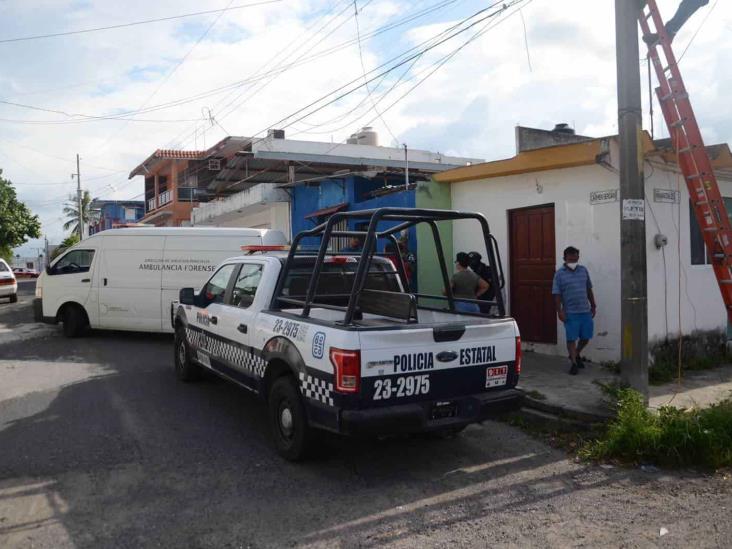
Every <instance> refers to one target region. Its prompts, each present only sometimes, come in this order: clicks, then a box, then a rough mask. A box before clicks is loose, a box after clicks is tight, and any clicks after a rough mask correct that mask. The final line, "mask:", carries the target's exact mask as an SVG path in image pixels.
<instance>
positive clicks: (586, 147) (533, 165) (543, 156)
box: [434, 132, 655, 183]
mask: <svg viewBox="0 0 732 549" xmlns="http://www.w3.org/2000/svg"><path fill="white" fill-rule="evenodd" d="M615 138H616V137H615V136H611V137H599V138H597V139H591V140H589V141H584V142H582V143H569V144H565V145H555V146H553V147H543V148H540V149H533V150H529V151H522V152H520V153H518V154H517V155H516V156H514V157H513V158H507V159H504V160H495V161H493V162H484V163H482V164H474V165H472V166H464V167H461V168H456V169H454V170H447V171H444V172H442V173H438V174H435V175H434V179H435V181H437V182H438V183H460V182H462V181H473V180H476V179H490V178H493V177H503V176H507V175H516V174H520V173H531V172H540V171H545V170H557V169H561V168H574V167H577V166H590V165H592V164H596V163H597V160H598V157H599V156H601V155H603V154H606V153H607V152H609V146H610V140H612V139H615ZM643 149H644V151H645V152H646V153H648V152H651V151H653V150H655V147H654V145H653V141H652V140H651V137H650V136H649V135H648V133H647V132H643Z"/></svg>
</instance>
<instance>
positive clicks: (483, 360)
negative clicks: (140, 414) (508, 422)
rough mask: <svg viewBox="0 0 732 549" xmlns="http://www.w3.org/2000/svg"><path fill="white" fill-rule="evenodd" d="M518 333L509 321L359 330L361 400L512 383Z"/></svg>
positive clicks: (439, 396) (416, 397) (423, 396)
mask: <svg viewBox="0 0 732 549" xmlns="http://www.w3.org/2000/svg"><path fill="white" fill-rule="evenodd" d="M517 336H518V330H517V328H516V324H515V322H514V321H513V320H512V319H506V320H495V321H489V322H485V321H483V322H479V323H475V324H470V322H466V323H456V324H441V325H435V326H429V327H420V326H419V325H417V326H415V328H413V329H410V328H407V329H399V330H384V331H363V332H361V333H360V343H361V390H360V394H361V400H362V401H364V404H365V403H368V405H369V406H379V405H385V406H386V405H394V404H402V403H408V402H420V401H435V400H445V401H449V400H450V399H451V398H457V397H461V396H465V395H474V394H478V393H482V392H486V391H495V390H500V389H505V388H509V387H514V386H515V385H516V383H517V382H518V372H517V371H516V345H517V343H516V341H517V340H516V338H517ZM447 404H449V402H446V405H447Z"/></svg>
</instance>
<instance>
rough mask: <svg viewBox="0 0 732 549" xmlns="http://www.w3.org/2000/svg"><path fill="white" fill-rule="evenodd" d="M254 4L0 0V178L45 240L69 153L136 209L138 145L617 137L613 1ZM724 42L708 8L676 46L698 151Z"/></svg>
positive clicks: (722, 119) (503, 150)
mask: <svg viewBox="0 0 732 549" xmlns="http://www.w3.org/2000/svg"><path fill="white" fill-rule="evenodd" d="M263 1H264V2H267V0H204V1H201V0H197V1H193V0H178V1H176V2H149V1H147V2H146V1H142V0H126V1H125V2H112V1H111V0H96V1H85V0H76V1H64V0H47V1H43V0H0V101H2V103H0V168H2V170H3V176H4V177H6V178H9V179H11V180H12V181H13V183H14V184H15V187H16V189H17V190H18V194H19V195H20V197H21V198H22V199H23V200H24V201H25V202H26V203H27V204H28V205H29V206H30V207H31V208H32V210H33V211H34V212H35V213H37V214H39V216H40V217H41V220H42V221H43V231H44V233H45V234H46V235H47V236H48V238H49V240H50V241H51V242H52V243H57V242H58V241H60V239H61V238H63V236H64V232H63V230H62V228H61V225H62V217H61V208H62V202H63V201H64V200H65V199H66V198H67V197H68V195H69V194H70V193H73V192H74V189H75V185H76V183H75V182H74V181H73V180H72V179H71V178H70V174H71V173H72V172H73V171H75V162H76V161H75V155H76V154H77V153H79V154H80V155H81V172H82V185H83V188H85V189H88V190H89V191H90V192H91V193H92V195H93V196H95V197H100V198H106V199H123V198H133V197H134V198H138V199H139V198H140V197H141V193H142V191H143V181H142V179H141V178H139V177H138V178H135V179H132V180H128V179H127V175H128V173H129V172H130V171H131V170H132V168H134V167H135V166H136V165H137V164H139V163H140V162H141V161H142V160H144V159H145V158H146V157H147V156H148V155H149V154H151V153H152V152H153V151H154V150H155V149H157V148H166V147H167V148H172V147H175V148H186V149H202V148H205V147H207V146H210V145H212V144H214V143H215V142H216V141H218V140H219V139H221V138H222V137H224V136H225V135H245V136H260V135H262V133H263V132H265V131H266V129H267V128H268V127H283V128H286V131H287V136H288V137H292V138H298V139H307V140H317V141H329V142H330V141H333V142H339V141H342V140H344V139H345V138H346V137H348V135H349V134H350V133H352V132H353V131H355V130H356V129H358V127H359V126H361V125H364V124H371V125H373V126H375V127H376V129H377V131H378V132H379V135H380V142H381V144H383V145H391V144H393V143H395V142H396V143H407V144H408V146H409V147H410V148H420V149H428V150H434V151H440V152H443V153H447V154H454V155H460V156H470V157H477V158H485V159H489V160H492V159H497V158H502V157H507V156H511V155H512V154H513V152H514V133H513V128H514V126H515V125H517V124H521V125H527V126H533V127H538V128H545V129H551V128H552V127H553V126H554V124H555V123H557V122H568V123H570V124H571V125H573V126H574V127H575V128H576V130H577V132H579V133H582V134H586V135H592V136H600V135H608V134H612V133H614V132H615V131H616V128H617V123H616V118H617V104H616V99H615V49H614V48H615V39H614V8H613V6H614V0H523V1H520V2H519V1H518V0H513V1H514V2H517V3H516V5H515V6H514V7H511V8H509V9H508V10H507V11H505V12H501V13H496V9H495V8H494V9H488V10H487V11H483V12H481V13H478V12H479V10H485V9H486V7H488V6H490V5H491V4H492V3H493V2H492V1H491V0H488V1H486V0H483V1H477V0H447V1H446V0H442V1H441V0H425V1H415V0H412V1H406V0H404V1H402V0H358V2H357V6H358V15H357V16H356V15H355V10H354V2H353V0H279V1H277V0H269V2H267V3H263ZM503 3H506V4H512V2H511V1H510V0H504V2H503ZM247 4H250V5H249V6H247ZM251 4H259V5H254V6H252V5H251ZM677 4H678V0H659V7H660V9H661V10H662V12H663V13H665V14H666V16H667V17H670V15H671V14H672V12H673V11H674V10H675V9H676V5H677ZM519 8H520V11H519ZM209 10H219V11H212V12H211V13H205V14H201V15H196V16H190V17H180V18H172V17H176V16H180V15H186V14H191V13H196V12H202V11H209ZM476 14H477V15H476ZM162 18H169V19H167V20H165V21H158V22H152V23H148V24H141V25H132V26H124V27H121V28H116V29H107V30H100V31H96V32H83V33H74V34H67V35H64V36H56V37H48V38H34V39H30V40H14V39H16V38H26V37H37V36H39V35H47V34H56V33H68V32H72V31H80V30H87V29H95V28H99V27H110V26H115V25H125V24H127V23H134V22H139V21H144V20H150V19H162ZM455 25H458V26H457V27H456V26H455ZM450 29H454V30H450ZM461 29H466V30H465V31H464V32H461V33H459V34H456V31H458V30H461ZM731 33H732V3H730V2H726V1H723V0H716V1H715V0H712V2H710V4H709V5H708V6H707V7H705V8H702V10H700V11H699V12H698V13H697V14H696V15H695V16H694V17H693V18H692V19H691V20H690V21H689V23H688V24H687V26H686V27H685V28H684V29H683V30H682V32H681V33H680V34H679V35H678V37H677V38H676V42H675V45H676V51H677V55H680V53H681V52H682V51H684V49H686V48H687V46H688V50H687V51H686V54H685V55H684V57H683V60H682V62H681V65H682V71H683V73H684V76H685V79H686V84H687V87H688V88H689V91H690V93H691V94H692V100H693V102H694V105H695V107H696V111H697V115H698V118H699V120H700V124H701V126H702V131H703V133H704V136H705V139H706V141H707V142H708V143H717V142H723V141H726V142H730V141H732V124H731V123H730V119H731V118H732V108H730V100H729V90H730V88H731V87H732V69H731V68H730V59H732V38H730V34H731ZM359 35H360V37H361V52H360V53H359V47H358V40H357V37H358V36H359ZM453 35H454V36H453ZM451 36H452V37H451ZM450 37H451V38H450ZM445 38H448V39H447V40H445V41H444V42H442V43H438V41H441V40H443V39H445ZM425 48H428V49H427V50H426V51H424V52H423V53H422V55H419V56H415V54H416V53H419V52H421V51H423V50H425ZM410 55H411V56H412V57H413V58H412V57H410ZM361 56H362V58H363V67H365V71H366V73H367V76H366V80H370V81H371V82H370V83H369V85H368V88H369V91H370V95H368V94H367V93H366V89H365V87H364V86H363V83H364V68H363V67H362V62H361ZM390 68H393V70H391V71H389V72H386V74H382V73H383V72H385V71H386V69H390ZM639 70H642V71H643V73H642V74H643V75H644V82H645V74H646V73H645V62H644V61H642V60H639ZM343 86H345V87H343ZM358 86H360V87H358ZM645 86H647V83H645V84H644V88H645ZM341 87H343V88H342V91H340V92H338V93H335V94H332V95H328V94H329V93H331V92H334V91H335V90H337V89H339V88H341ZM349 91H350V92H351V93H348V94H347V95H345V96H344V97H340V98H338V96H339V95H341V94H343V93H345V92H349ZM321 98H325V99H321ZM644 98H645V99H644V104H645V109H646V112H647V108H648V100H647V94H646V91H645V89H644ZM336 99H337V100H336ZM318 100H320V102H316V101H318ZM331 101H332V102H331ZM313 102H316V103H315V104H314V106H313V107H311V108H308V109H305V110H303V111H301V109H303V108H305V107H307V106H308V105H310V104H311V103H313ZM326 102H331V103H330V104H329V105H327V106H324V103H326ZM377 113H378V114H377ZM303 115H307V116H306V117H304V118H303ZM645 122H646V127H650V119H649V117H648V116H647V115H646V118H645ZM660 126H661V119H660V117H658V116H657V118H656V128H657V132H656V135H657V136H659V134H660V135H661V136H664V135H665V130H660V129H659V127H660ZM40 245H41V244H40V243H38V242H35V241H31V242H29V243H28V244H27V245H25V246H24V247H23V248H22V250H19V251H20V253H21V254H22V255H35V253H36V250H35V247H36V246H40Z"/></svg>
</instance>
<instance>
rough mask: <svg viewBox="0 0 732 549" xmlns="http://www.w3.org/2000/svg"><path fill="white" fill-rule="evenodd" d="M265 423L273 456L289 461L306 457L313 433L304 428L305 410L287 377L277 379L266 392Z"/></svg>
mask: <svg viewBox="0 0 732 549" xmlns="http://www.w3.org/2000/svg"><path fill="white" fill-rule="evenodd" d="M268 404H269V420H270V428H271V429H272V438H273V439H274V443H275V447H276V449H277V452H278V453H279V454H280V455H281V456H282V457H284V458H285V459H287V460H289V461H300V460H302V459H304V458H305V457H307V455H308V453H309V450H310V446H311V444H312V439H313V432H312V429H311V428H310V426H309V425H308V420H307V416H306V415H305V407H304V406H303V403H302V400H301V399H300V394H299V392H298V390H297V386H296V385H295V380H294V379H293V378H292V377H290V376H285V377H280V378H278V379H277V380H276V381H275V382H274V383H273V384H272V388H271V389H270V391H269V398H268Z"/></svg>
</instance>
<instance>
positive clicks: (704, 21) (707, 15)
mask: <svg viewBox="0 0 732 549" xmlns="http://www.w3.org/2000/svg"><path fill="white" fill-rule="evenodd" d="M718 3H719V0H715V2H714V4H712V7H711V8H709V11H708V12H707V14H706V15H705V16H704V19H702V22H701V23H700V24H699V28H697V29H696V32H695V33H694V35H693V36H692V37H691V40H689V43H688V44H686V47H685V48H684V51H683V52H681V55H680V56H679V60H678V61H677V62H676V63H677V64H678V63H681V60H682V59H683V58H684V56H685V55H686V52H687V51H689V48H690V47H691V44H693V43H694V40H695V39H696V36H697V34H699V32H700V31H701V30H702V27H703V26H704V24H705V23H706V22H707V19H709V16H710V15H712V12H713V11H714V8H716V7H717V4H718Z"/></svg>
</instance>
